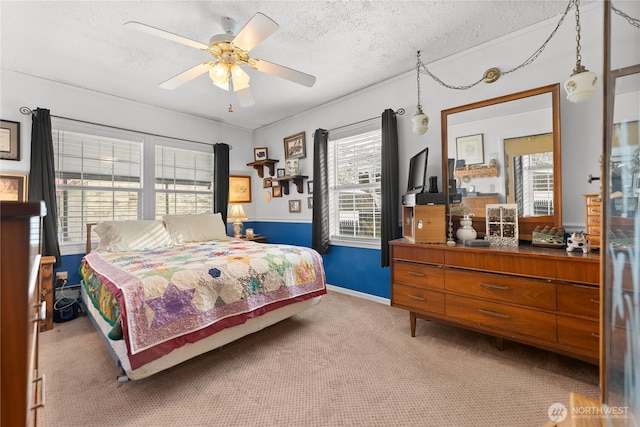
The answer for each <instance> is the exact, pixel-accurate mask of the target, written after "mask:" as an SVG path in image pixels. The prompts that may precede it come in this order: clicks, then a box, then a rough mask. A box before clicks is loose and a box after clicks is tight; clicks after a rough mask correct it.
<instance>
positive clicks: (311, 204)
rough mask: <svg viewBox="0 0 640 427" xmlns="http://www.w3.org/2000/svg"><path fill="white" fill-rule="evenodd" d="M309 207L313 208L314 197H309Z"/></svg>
mask: <svg viewBox="0 0 640 427" xmlns="http://www.w3.org/2000/svg"><path fill="white" fill-rule="evenodd" d="M307 207H308V208H309V209H313V197H307Z"/></svg>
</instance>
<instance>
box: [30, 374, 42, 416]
mask: <svg viewBox="0 0 640 427" xmlns="http://www.w3.org/2000/svg"><path fill="white" fill-rule="evenodd" d="M38 382H40V383H41V384H40V394H39V396H40V399H38V400H39V402H38V403H36V404H35V405H33V406H32V407H31V409H32V410H33V409H38V408H44V374H42V376H40V377H38V378H36V379H35V380H33V383H34V384H36V383H38Z"/></svg>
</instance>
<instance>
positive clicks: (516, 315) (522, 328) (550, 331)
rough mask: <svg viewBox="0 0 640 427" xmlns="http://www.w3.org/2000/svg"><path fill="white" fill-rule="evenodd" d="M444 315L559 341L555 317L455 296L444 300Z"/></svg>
mask: <svg viewBox="0 0 640 427" xmlns="http://www.w3.org/2000/svg"><path fill="white" fill-rule="evenodd" d="M445 313H446V315H447V316H450V317H454V318H457V319H461V320H466V321H468V322H474V323H477V324H479V325H483V326H488V327H492V328H496V329H502V330H504V331H509V332H515V333H517V334H520V335H528V336H532V337H536V338H540V339H544V340H548V341H556V316H555V315H554V314H549V313H543V312H540V311H536V310H532V309H527V308H519V307H512V306H509V305H504V304H499V303H492V302H488V301H483V300H478V299H475V298H467V297H460V296H456V295H446V296H445Z"/></svg>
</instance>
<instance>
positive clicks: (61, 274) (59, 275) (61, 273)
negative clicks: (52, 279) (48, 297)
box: [56, 271, 69, 281]
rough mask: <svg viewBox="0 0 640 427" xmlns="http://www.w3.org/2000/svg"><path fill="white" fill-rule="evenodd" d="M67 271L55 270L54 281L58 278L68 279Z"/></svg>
mask: <svg viewBox="0 0 640 427" xmlns="http://www.w3.org/2000/svg"><path fill="white" fill-rule="evenodd" d="M68 279H69V272H68V271H58V272H56V281H58V280H68Z"/></svg>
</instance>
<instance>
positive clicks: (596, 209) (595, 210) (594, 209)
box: [592, 208, 600, 213]
mask: <svg viewBox="0 0 640 427" xmlns="http://www.w3.org/2000/svg"><path fill="white" fill-rule="evenodd" d="M592 210H593V211H594V212H595V213H600V208H593V209H592Z"/></svg>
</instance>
